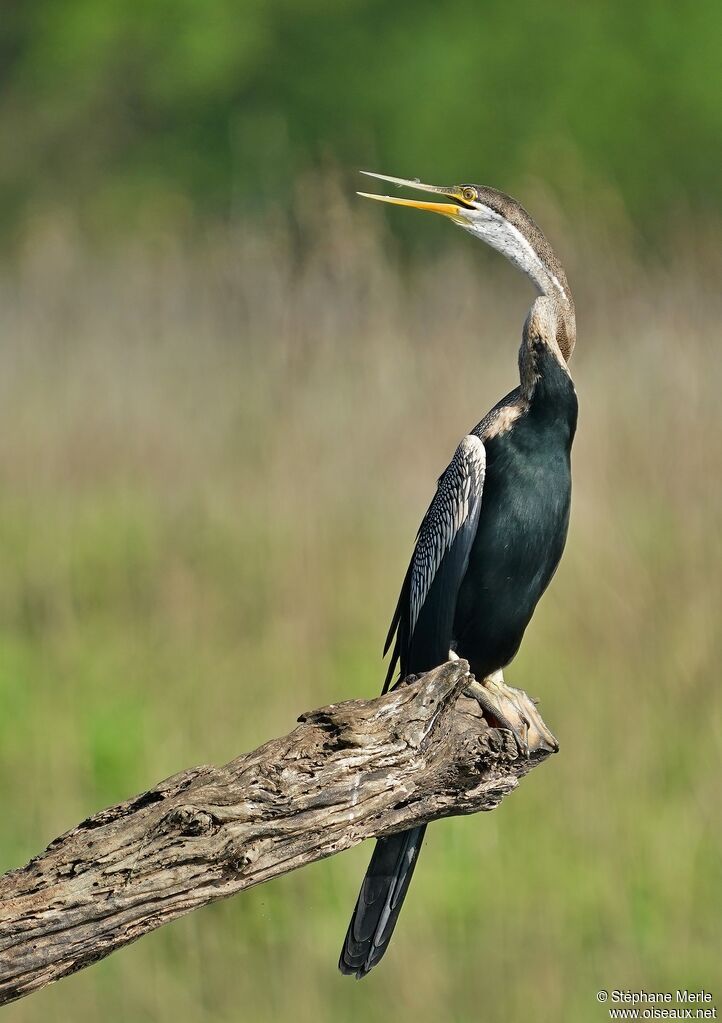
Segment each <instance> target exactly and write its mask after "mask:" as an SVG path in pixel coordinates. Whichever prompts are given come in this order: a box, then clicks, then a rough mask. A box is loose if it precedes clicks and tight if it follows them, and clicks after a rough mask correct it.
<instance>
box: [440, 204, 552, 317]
mask: <svg viewBox="0 0 722 1023" xmlns="http://www.w3.org/2000/svg"><path fill="white" fill-rule="evenodd" d="M468 213H472V210H469V211H468ZM473 213H475V214H476V216H473V215H472V216H468V214H467V215H466V216H464V215H463V214H462V216H460V217H458V218H457V223H458V224H459V225H460V226H461V227H463V228H465V229H466V230H467V231H469V232H470V233H471V234H473V235H476V236H477V237H478V238H481V239H482V241H485V242H486V243H487V245H490V246H491V247H492V248H493V249H496V251H497V252H500V253H501V254H502V255H503V256H506V258H507V259H508V260H509V262H510V263H513V264H514V266H517V267H519V269H520V270H521V271H522V273H525V274H526V275H527V277H529V278H530V279H531V280H532V281H533V282H534V284H536V286H537V288H538V289H539V291H540V292H541V294H543V295H544V294H548V293H549V285H550V284H551V285H553V286H554V287H555V288H556V290H557V291H558V293H559V295H560V296H561V298H562V299H563V300H564V301H566V302H568V301H569V296H568V295H567V293H566V291H565V290H564V287H563V286H562V283H561V281H560V280H559V278H558V277H557V276H556V275H555V274H553V273H552V272H551V270H549V269H547V267H545V266H544V264H543V263H542V261H541V259H540V258H539V256H538V255H537V254H536V252H535V251H534V249H533V248H532V246H531V244H530V243H529V242H528V241H527V239H526V238H525V237H524V235H523V234H522V233H521V231H520V230H519V229H518V228H516V227H514V225H513V224H510V223H509V221H508V220H506V219H505V218H504V217H502V216H501V214H500V213H497V212H496V210H493V209H491V207H490V206H484V205H483V204H481V203H480V204H478V205H477V206H475V207H474V209H473Z"/></svg>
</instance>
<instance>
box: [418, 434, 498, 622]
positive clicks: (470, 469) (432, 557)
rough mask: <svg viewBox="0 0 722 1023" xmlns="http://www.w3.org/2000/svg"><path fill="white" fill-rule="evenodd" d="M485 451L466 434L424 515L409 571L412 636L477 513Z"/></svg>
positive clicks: (478, 441) (472, 436)
mask: <svg viewBox="0 0 722 1023" xmlns="http://www.w3.org/2000/svg"><path fill="white" fill-rule="evenodd" d="M485 471H486V451H485V450H484V445H483V443H482V442H481V441H480V440H479V438H478V437H475V436H474V435H473V434H468V435H467V436H466V437H464V439H463V440H462V442H461V444H459V446H458V448H457V449H456V453H455V454H454V457H453V458H452V460H451V462H450V463H449V466H448V468H447V469H446V472H444V474H443V475H442V476H441V477H440V479H439V484H438V487H437V490H436V495H435V496H434V500H433V501H432V502H431V506H430V507H429V510H428V511H427V513H426V515H425V516H424V520H423V522H422V523H421V528H420V530H419V536H418V540H417V541H416V549H415V550H414V557H413V562H412V565H413V567H412V570H411V592H410V594H409V597H410V608H409V612H410V613H409V631H410V632H411V633H413V631H414V628H415V626H416V623H417V621H418V620H419V613H420V612H421V608H422V606H423V603H424V601H425V600H426V596H427V594H428V592H429V590H430V588H431V584H432V582H433V580H434V576H435V575H436V573H437V571H438V569H439V565H440V564H441V561H442V558H443V557H444V555H445V554H446V552H447V551H448V550H449V549H450V547H451V545H452V544H453V542H454V540H455V538H456V536H457V534H458V532H459V530H460V529H461V527H462V526H463V525H464V524H465V523H467V522H468V521H469V516H470V515H471V514H473V512H474V511H475V510H476V513H477V515H478V508H477V507H476V506H477V503H478V501H479V499H480V498H481V492H482V488H483V486H484V473H485Z"/></svg>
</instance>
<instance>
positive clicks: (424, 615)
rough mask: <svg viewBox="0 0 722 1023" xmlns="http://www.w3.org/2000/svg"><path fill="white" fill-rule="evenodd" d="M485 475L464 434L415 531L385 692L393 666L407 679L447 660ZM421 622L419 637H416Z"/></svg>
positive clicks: (473, 439)
mask: <svg viewBox="0 0 722 1023" xmlns="http://www.w3.org/2000/svg"><path fill="white" fill-rule="evenodd" d="M485 471H486V452H485V449H484V444H483V442H482V441H481V440H480V438H479V437H477V436H475V435H474V434H468V435H467V436H466V437H464V439H463V440H462V441H461V443H460V444H459V446H458V448H457V449H456V452H455V453H454V457H453V458H452V460H451V462H450V463H449V465H448V467H447V468H446V470H445V471H444V473H443V474H442V475H441V477H440V478H439V481H438V485H437V489H436V494H435V495H434V499H433V500H432V502H431V504H430V506H429V509H428V511H427V512H426V515H425V516H424V518H423V521H422V523H421V526H420V528H419V532H418V535H417V538H416V546H415V548H414V553H413V555H412V557H411V563H410V565H409V569H408V572H407V573H406V579H405V580H404V585H403V587H402V590H401V594H400V596H399V601H398V604H397V606H396V612H395V614H394V617H393V620H392V622H391V628H390V630H389V635H388V637H387V640H386V646H385V649H384V653H386V651H387V650H388V648H389V646H390V645H391V642H392V640H393V638H394V635H395V636H396V643H395V645H394V651H393V655H392V658H391V663H390V665H389V671H388V674H387V677H386V685H385V689H386V688H388V685H389V683H390V681H391V678H392V676H393V673H394V670H395V667H396V663H397V661H400V662H401V671H402V674H406V673H408V672H418V671H426V670H428V669H429V668H431V667H435V665H436V664H439V663H442V662H443V661H444V660H445V659H446V657H447V655H448V652H449V645H450V642H451V639H452V636H451V630H452V625H453V617H454V611H455V608H456V600H457V597H458V593H459V587H460V585H461V581H462V579H463V576H464V573H465V572H466V566H467V564H468V560H469V553H470V550H471V545H472V543H473V539H474V536H475V534H476V527H477V524H478V521H479V511H480V509H481V498H482V491H483V487H484V474H485ZM435 584H436V585H435ZM432 590H433V592H432ZM430 594H431V598H430ZM420 619H423V621H422V622H421V625H420V628H421V631H422V633H423V635H422V634H419V635H417V636H415V635H414V631H415V630H416V628H417V626H419V623H420ZM444 645H445V648H444ZM442 648H444V649H442ZM434 658H438V660H435V661H434V663H433V664H427V663H426V662H427V661H428V660H429V659H431V660H434Z"/></svg>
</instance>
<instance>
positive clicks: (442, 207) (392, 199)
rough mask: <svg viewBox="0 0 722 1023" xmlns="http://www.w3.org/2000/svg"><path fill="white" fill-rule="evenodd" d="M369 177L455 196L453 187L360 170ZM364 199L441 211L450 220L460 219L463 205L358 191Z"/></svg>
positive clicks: (429, 210)
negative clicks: (426, 183)
mask: <svg viewBox="0 0 722 1023" xmlns="http://www.w3.org/2000/svg"><path fill="white" fill-rule="evenodd" d="M361 173H362V174H366V175H367V177H369V178H378V180H379V181H390V182H391V183H392V184H393V185H403V186H405V187H406V188H415V189H416V190H417V191H419V192H434V193H435V194H436V195H448V196H455V194H456V189H455V188H446V187H444V186H443V185H424V184H422V183H421V182H420V181H412V180H410V179H409V178H392V177H390V176H389V175H388V174H374V173H373V172H372V171H361ZM357 194H358V195H362V196H363V197H364V198H365V199H376V200H377V201H378V202H388V203H391V204H392V205H394V206H412V207H413V208H414V209H415V210H428V212H429V213H441V214H442V216H444V217H451V218H452V220H461V219H462V217H463V210H464V207H463V206H460V205H458V204H457V203H453V202H422V201H421V200H420V199H397V198H396V196H393V195H375V194H374V193H373V192H358V193H357Z"/></svg>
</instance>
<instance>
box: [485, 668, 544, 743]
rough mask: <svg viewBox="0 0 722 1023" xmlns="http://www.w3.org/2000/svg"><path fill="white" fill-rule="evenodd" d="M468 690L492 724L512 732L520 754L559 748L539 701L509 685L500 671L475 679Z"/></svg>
mask: <svg viewBox="0 0 722 1023" xmlns="http://www.w3.org/2000/svg"><path fill="white" fill-rule="evenodd" d="M466 692H467V694H468V695H469V696H471V697H472V698H473V699H475V700H476V701H477V702H478V704H479V706H480V707H481V709H482V711H483V713H484V717H485V718H486V719H487V721H488V722H489V724H490V725H492V727H494V728H504V729H506V730H507V731H509V732H511V734H512V735H513V736H514V739H515V741H516V744H517V746H518V748H519V754H520V756H522V757H528V756H530V755H531V754H533V753H537V752H540V753H556V752H558V750H559V743H558V742H557V740H556V739H555V737H554V736H553V735H552V733H551V732H550V731H549V729H548V728H547V726H546V725H545V724H544V722H543V721H542V718H541V715H540V714H539V711H538V710H537V709H536V705H535V704H534V703H533V701H532V700H531V698H530V697H529V696H527V694H526V693H525V692H524V691H523V690H521V689H515V688H514V687H513V686H508V685H507V684H506V682H505V681H504V676H503V674H502V672H501V671H495V672H494V674H493V675H489V676H488V677H487V678H485V679H484V680H483V681H482V682H477V680H476V679H472V681H471V682H470V683H469V685H468V687H467V690H466Z"/></svg>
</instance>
